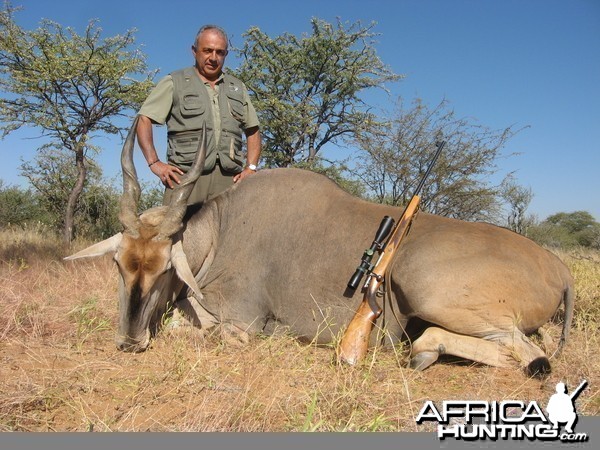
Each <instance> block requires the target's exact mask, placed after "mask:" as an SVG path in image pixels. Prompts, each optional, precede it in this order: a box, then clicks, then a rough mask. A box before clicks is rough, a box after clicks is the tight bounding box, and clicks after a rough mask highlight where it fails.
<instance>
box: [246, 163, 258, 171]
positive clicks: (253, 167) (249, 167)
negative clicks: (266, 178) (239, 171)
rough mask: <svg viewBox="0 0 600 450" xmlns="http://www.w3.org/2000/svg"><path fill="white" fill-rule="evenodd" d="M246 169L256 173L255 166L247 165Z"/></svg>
mask: <svg viewBox="0 0 600 450" xmlns="http://www.w3.org/2000/svg"><path fill="white" fill-rule="evenodd" d="M247 167H248V169H250V170H252V171H253V172H256V164H248V166H247Z"/></svg>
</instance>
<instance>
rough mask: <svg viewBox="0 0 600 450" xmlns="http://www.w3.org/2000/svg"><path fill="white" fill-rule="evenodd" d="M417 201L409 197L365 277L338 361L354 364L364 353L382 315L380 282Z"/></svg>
mask: <svg viewBox="0 0 600 450" xmlns="http://www.w3.org/2000/svg"><path fill="white" fill-rule="evenodd" d="M420 201H421V198H420V197H419V196H418V195H414V196H413V197H412V199H411V200H410V202H409V203H408V206H407V207H406V208H405V209H404V212H403V213H402V217H401V218H400V221H399V222H398V224H397V225H396V227H395V228H394V230H393V231H392V234H391V235H390V237H389V240H388V242H387V244H386V246H385V249H384V250H383V252H382V253H381V256H380V257H379V260H378V261H377V264H376V265H375V267H374V268H373V271H372V272H371V274H370V276H369V279H368V280H367V288H366V291H365V296H364V298H363V301H362V303H361V304H360V306H359V307H358V310H357V311H356V314H355V315H354V317H353V318H352V321H350V324H349V325H348V328H347V329H346V332H345V333H344V336H343V337H342V340H341V342H340V345H339V347H338V360H339V361H341V362H345V363H347V364H350V365H355V364H356V363H358V362H360V361H361V360H363V359H364V357H365V355H366V354H367V349H368V348H369V336H370V335H371V330H372V329H373V326H374V325H375V320H377V318H378V317H379V315H380V314H381V308H380V307H379V305H378V304H377V299H376V297H377V292H378V291H379V287H380V286H381V285H382V284H383V281H384V277H385V272H386V270H387V268H388V266H389V265H390V263H391V261H392V259H393V257H394V254H395V253H396V250H397V249H398V247H399V245H400V241H402V239H403V238H404V236H406V233H408V229H409V228H410V224H411V222H412V220H413V218H414V217H415V214H416V213H417V210H418V208H419V202H420Z"/></svg>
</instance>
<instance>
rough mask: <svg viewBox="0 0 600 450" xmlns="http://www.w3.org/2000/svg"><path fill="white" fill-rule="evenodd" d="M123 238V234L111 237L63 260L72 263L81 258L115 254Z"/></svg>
mask: <svg viewBox="0 0 600 450" xmlns="http://www.w3.org/2000/svg"><path fill="white" fill-rule="evenodd" d="M122 238H123V234H122V233H117V234H115V235H114V236H111V237H109V238H108V239H105V240H103V241H100V242H98V243H97V244H94V245H91V246H90V247H88V248H84V249H83V250H81V251H79V252H77V253H75V254H74V255H71V256H67V257H65V258H63V259H64V260H65V261H72V260H74V259H79V258H94V257H96V256H102V255H106V254H107V253H114V252H116V251H117V248H118V247H119V244H120V243H121V239H122Z"/></svg>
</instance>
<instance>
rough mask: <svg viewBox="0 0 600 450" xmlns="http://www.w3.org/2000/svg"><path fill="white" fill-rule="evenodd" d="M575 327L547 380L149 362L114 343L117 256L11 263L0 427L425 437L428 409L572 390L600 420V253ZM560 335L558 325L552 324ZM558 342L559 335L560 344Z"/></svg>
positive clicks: (294, 350) (232, 345)
mask: <svg viewBox="0 0 600 450" xmlns="http://www.w3.org/2000/svg"><path fill="white" fill-rule="evenodd" d="M569 264H570V267H571V268H572V271H573V272H574V275H575V276H576V278H577V277H578V278H579V279H578V285H577V288H578V298H577V300H576V304H578V305H579V306H577V309H576V317H575V321H574V327H573V330H572V333H571V340H570V341H569V343H568V345H567V347H566V349H565V351H564V352H563V353H562V355H561V356H559V357H558V358H555V359H553V360H552V361H551V362H552V365H553V371H552V373H551V374H550V375H549V376H548V377H547V378H546V379H543V380H539V379H531V378H527V377H526V376H525V375H524V374H523V373H522V372H520V371H519V370H518V369H498V368H492V367H487V366H481V365H475V364H472V363H470V362H465V361H457V360H452V359H446V360H444V361H442V362H439V363H436V364H435V365H433V366H432V367H430V368H429V369H427V370H425V371H423V372H414V371H412V370H410V369H408V368H406V362H407V358H406V354H405V352H403V351H402V349H388V350H378V351H375V352H371V353H370V354H369V357H368V359H367V361H366V362H365V363H364V364H363V365H361V366H360V367H354V368H352V367H346V366H339V365H336V364H334V353H335V352H334V349H333V348H330V347H317V346H315V345H311V344H303V343H299V342H298V341H296V340H295V339H293V338H292V337H288V336H283V337H277V338H275V337H264V336H256V337H253V338H251V341H250V342H249V343H247V344H241V343H239V342H235V341H230V340H226V339H223V338H221V336H219V335H218V334H216V335H213V336H209V337H206V338H203V337H201V336H200V335H199V333H197V332H196V331H194V330H189V329H179V330H175V331H169V332H167V331H164V332H161V333H160V334H159V335H158V336H157V337H156V339H155V340H154V341H153V343H152V346H151V348H150V349H149V350H148V351H146V352H144V353H140V354H127V353H123V352H120V351H118V350H117V349H116V347H115V345H114V334H115V330H116V328H115V327H116V322H117V297H116V291H117V272H116V268H115V267H114V265H113V263H112V261H111V260H110V259H109V258H103V259H100V260H97V261H91V262H85V263H81V262H80V263H77V264H74V263H63V262H62V261H60V260H58V259H55V258H39V259H33V258H21V257H14V256H13V257H6V255H5V258H4V260H3V261H1V265H0V299H1V304H2V306H3V308H2V312H1V313H0V338H1V339H0V362H1V364H0V431H91V430H93V431H427V427H422V426H421V427H418V426H417V425H416V424H415V417H416V416H417V414H418V412H419V410H420V409H421V407H422V406H423V404H424V402H425V401H426V400H433V401H439V402H441V401H442V400H452V399H456V400H459V399H460V400H474V399H479V400H497V401H502V400H509V399H510V400H522V401H524V402H528V401H531V400H536V401H537V402H538V403H539V404H540V405H544V406H545V405H546V404H547V402H548V399H549V398H550V395H551V394H552V393H554V391H555V386H556V383H557V382H559V381H562V382H564V383H566V384H567V386H568V387H569V388H571V389H574V388H575V387H576V386H577V385H578V384H579V383H580V382H581V381H582V380H584V379H586V380H587V381H588V383H589V385H588V387H587V389H586V390H585V391H584V392H583V393H582V394H581V395H580V396H579V398H578V400H577V403H576V405H577V411H578V413H579V414H580V415H596V416H597V415H600V396H599V390H600V375H599V373H600V370H599V368H600V363H599V358H598V340H599V335H600V333H599V331H598V323H599V322H600V320H599V316H598V310H599V307H598V304H599V303H600V275H599V274H600V268H599V267H600V257H597V256H594V257H585V258H581V259H577V258H570V259H569ZM546 329H547V331H548V332H549V333H550V334H551V335H552V336H553V337H555V338H557V337H558V336H559V335H560V329H561V325H560V324H559V323H552V324H549V325H548V326H547V327H546ZM555 342H556V339H555Z"/></svg>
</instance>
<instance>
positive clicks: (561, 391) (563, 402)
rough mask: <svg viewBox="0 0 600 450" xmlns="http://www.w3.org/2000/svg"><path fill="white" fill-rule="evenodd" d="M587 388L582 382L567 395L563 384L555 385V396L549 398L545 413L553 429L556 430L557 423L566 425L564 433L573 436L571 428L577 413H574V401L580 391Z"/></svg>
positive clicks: (584, 381)
mask: <svg viewBox="0 0 600 450" xmlns="http://www.w3.org/2000/svg"><path fill="white" fill-rule="evenodd" d="M586 386H587V380H583V381H582V382H581V384H580V385H579V386H578V387H577V389H575V392H573V393H572V394H571V395H569V394H567V386H565V383H557V384H556V394H554V395H552V397H550V400H549V401H548V406H546V411H548V419H550V422H552V424H553V428H554V429H558V425H559V423H566V424H567V425H566V426H565V431H566V432H567V433H569V434H573V427H574V426H575V423H576V422H577V413H576V412H575V399H576V398H577V397H578V396H579V394H581V391H583V390H584V389H585V387H586Z"/></svg>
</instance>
